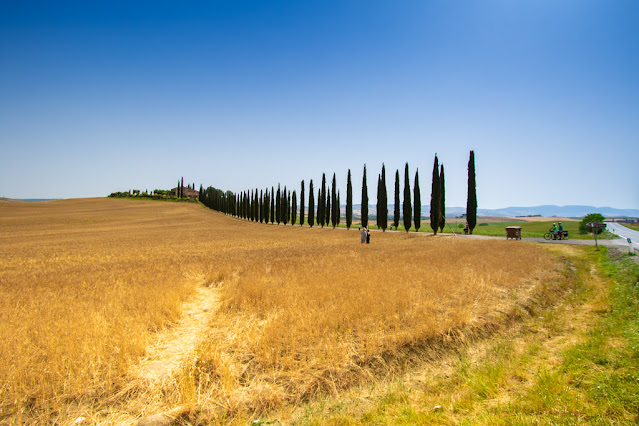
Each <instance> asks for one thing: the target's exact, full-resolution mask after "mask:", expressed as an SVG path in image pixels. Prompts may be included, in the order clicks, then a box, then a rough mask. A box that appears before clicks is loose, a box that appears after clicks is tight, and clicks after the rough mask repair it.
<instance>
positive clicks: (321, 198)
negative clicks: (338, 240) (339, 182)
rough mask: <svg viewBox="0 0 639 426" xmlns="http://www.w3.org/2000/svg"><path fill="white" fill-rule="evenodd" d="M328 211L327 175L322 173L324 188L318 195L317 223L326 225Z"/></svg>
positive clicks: (322, 225)
mask: <svg viewBox="0 0 639 426" xmlns="http://www.w3.org/2000/svg"><path fill="white" fill-rule="evenodd" d="M325 212H326V175H325V174H324V173H322V188H321V190H320V192H319V194H318V195H317V224H318V225H320V226H321V227H322V228H323V227H324V219H325V216H326V215H325Z"/></svg>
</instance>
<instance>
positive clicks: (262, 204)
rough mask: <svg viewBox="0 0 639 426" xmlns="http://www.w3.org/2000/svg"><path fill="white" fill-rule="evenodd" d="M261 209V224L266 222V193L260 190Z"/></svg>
mask: <svg viewBox="0 0 639 426" xmlns="http://www.w3.org/2000/svg"><path fill="white" fill-rule="evenodd" d="M259 204H260V208H259V214H260V223H263V222H264V191H263V190H261V189H260V203H259Z"/></svg>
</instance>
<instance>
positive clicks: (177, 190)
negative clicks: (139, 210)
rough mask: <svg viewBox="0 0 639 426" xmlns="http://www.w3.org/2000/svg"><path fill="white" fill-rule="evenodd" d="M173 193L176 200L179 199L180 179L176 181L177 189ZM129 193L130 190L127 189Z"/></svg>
mask: <svg viewBox="0 0 639 426" xmlns="http://www.w3.org/2000/svg"><path fill="white" fill-rule="evenodd" d="M175 191H176V193H175V196H176V197H177V198H180V179H178V184H177V187H176V188H175ZM129 193H131V190H130V189H129Z"/></svg>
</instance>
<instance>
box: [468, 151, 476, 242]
mask: <svg viewBox="0 0 639 426" xmlns="http://www.w3.org/2000/svg"><path fill="white" fill-rule="evenodd" d="M466 220H467V221H468V229H469V232H470V233H471V234H472V233H473V229H475V225H477V188H476V184H475V151H470V159H469V160H468V200H467V201H466Z"/></svg>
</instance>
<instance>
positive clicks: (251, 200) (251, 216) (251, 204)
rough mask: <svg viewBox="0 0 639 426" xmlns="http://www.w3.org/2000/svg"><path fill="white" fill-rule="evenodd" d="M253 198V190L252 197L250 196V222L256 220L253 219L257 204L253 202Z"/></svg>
mask: <svg viewBox="0 0 639 426" xmlns="http://www.w3.org/2000/svg"><path fill="white" fill-rule="evenodd" d="M253 197H254V195H253V190H252V189H251V195H249V213H248V216H249V220H250V221H251V222H252V221H253V220H254V217H253V207H254V204H255V203H254V202H253Z"/></svg>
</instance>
